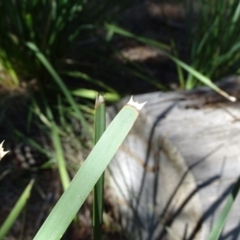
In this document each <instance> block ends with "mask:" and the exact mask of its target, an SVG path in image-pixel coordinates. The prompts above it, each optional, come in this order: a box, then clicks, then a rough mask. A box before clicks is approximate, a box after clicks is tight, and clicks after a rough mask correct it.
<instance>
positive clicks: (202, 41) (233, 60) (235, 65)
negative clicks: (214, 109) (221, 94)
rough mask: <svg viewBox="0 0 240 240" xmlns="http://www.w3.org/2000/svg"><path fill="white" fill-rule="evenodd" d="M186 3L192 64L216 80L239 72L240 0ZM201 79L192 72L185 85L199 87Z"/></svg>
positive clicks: (202, 0)
mask: <svg viewBox="0 0 240 240" xmlns="http://www.w3.org/2000/svg"><path fill="white" fill-rule="evenodd" d="M186 6H187V22H188V32H189V39H190V40H189V46H190V59H189V65H190V66H191V67H193V68H195V69H197V70H198V71H199V72H201V73H202V74H203V75H205V76H207V77H208V78H210V79H212V80H213V81H217V80H219V79H221V78H223V77H226V76H228V75H234V74H236V73H239V72H240V69H239V64H240V54H239V50H240V43H239V42H240V34H239V32H240V25H239V20H240V3H239V1H234V0H230V1H225V0H218V1H215V0H210V1H206V0H198V1H196V2H194V3H193V2H192V1H187V3H186ZM196 16H197V17H196ZM198 83H199V82H198V81H197V79H196V78H195V77H194V76H193V75H192V74H191V73H189V74H188V76H187V78H186V88H187V89H191V88H193V87H196V86H197V85H198Z"/></svg>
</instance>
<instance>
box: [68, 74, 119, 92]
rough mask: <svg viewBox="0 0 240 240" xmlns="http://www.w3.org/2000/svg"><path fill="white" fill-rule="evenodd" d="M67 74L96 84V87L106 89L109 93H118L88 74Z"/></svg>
mask: <svg viewBox="0 0 240 240" xmlns="http://www.w3.org/2000/svg"><path fill="white" fill-rule="evenodd" d="M65 74H66V75H68V76H70V77H74V78H82V79H84V80H86V81H88V82H91V83H94V84H95V85H97V86H100V87H102V88H103V89H105V90H107V91H109V92H113V93H116V91H115V90H114V89H113V88H111V87H109V86H108V85H107V84H105V83H104V82H102V81H100V80H99V79H95V78H92V77H91V76H89V75H87V74H86V73H82V72H80V71H77V72H76V71H75V72H73V71H72V72H66V73H65Z"/></svg>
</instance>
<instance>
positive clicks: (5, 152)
mask: <svg viewBox="0 0 240 240" xmlns="http://www.w3.org/2000/svg"><path fill="white" fill-rule="evenodd" d="M3 143H4V141H2V143H1V144H0V160H1V159H2V158H3V157H4V156H5V155H6V154H7V153H8V152H9V151H4V149H3Z"/></svg>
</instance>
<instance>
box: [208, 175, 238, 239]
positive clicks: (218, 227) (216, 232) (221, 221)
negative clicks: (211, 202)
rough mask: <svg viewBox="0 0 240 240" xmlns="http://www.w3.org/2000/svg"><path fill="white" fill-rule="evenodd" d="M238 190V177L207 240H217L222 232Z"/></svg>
mask: <svg viewBox="0 0 240 240" xmlns="http://www.w3.org/2000/svg"><path fill="white" fill-rule="evenodd" d="M239 189H240V177H239V178H238V180H237V182H236V184H235V186H234V188H233V190H232V192H231V194H230V195H229V196H228V198H227V202H226V204H225V206H224V208H223V209H222V211H221V213H220V214H219V217H218V218H217V221H216V222H215V224H214V226H213V228H212V231H211V233H210V235H209V237H208V240H218V239H219V237H220V235H221V232H222V230H223V227H224V225H225V223H226V221H227V217H228V214H229V212H230V210H231V208H232V206H233V204H234V201H235V199H236V197H237V194H238V192H239Z"/></svg>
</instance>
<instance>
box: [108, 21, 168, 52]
mask: <svg viewBox="0 0 240 240" xmlns="http://www.w3.org/2000/svg"><path fill="white" fill-rule="evenodd" d="M105 27H106V29H107V30H108V31H111V32H112V33H117V34H119V35H122V36H125V37H129V38H133V39H136V40H137V41H139V42H143V43H146V44H148V45H151V46H153V47H157V48H160V49H163V50H170V47H169V46H168V45H166V44H164V43H160V42H158V41H155V40H152V39H150V38H146V37H142V36H138V35H136V34H133V33H131V32H129V31H127V30H125V29H123V28H120V27H118V26H117V25H113V24H105Z"/></svg>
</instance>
